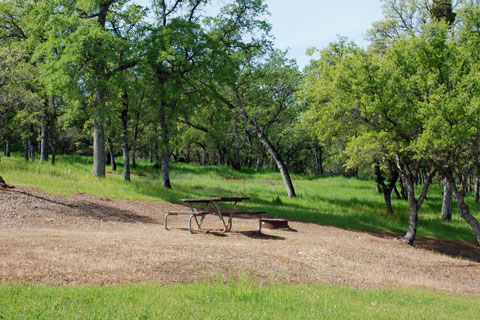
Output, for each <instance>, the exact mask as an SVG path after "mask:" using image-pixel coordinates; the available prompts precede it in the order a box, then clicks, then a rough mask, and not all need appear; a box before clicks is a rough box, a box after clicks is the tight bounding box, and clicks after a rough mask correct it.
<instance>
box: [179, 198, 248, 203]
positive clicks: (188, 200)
mask: <svg viewBox="0 0 480 320" xmlns="http://www.w3.org/2000/svg"><path fill="white" fill-rule="evenodd" d="M179 200H180V201H182V202H187V203H210V202H240V201H244V200H250V198H248V197H214V198H200V199H179Z"/></svg>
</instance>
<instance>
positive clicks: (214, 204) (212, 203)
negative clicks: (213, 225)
mask: <svg viewBox="0 0 480 320" xmlns="http://www.w3.org/2000/svg"><path fill="white" fill-rule="evenodd" d="M244 200H250V198H247V197H215V198H202V199H180V201H182V202H185V203H187V204H188V205H189V206H190V209H191V210H192V214H191V215H190V218H189V219H188V231H190V232H192V219H194V220H195V223H196V224H197V228H198V229H199V230H200V229H201V227H202V223H203V220H204V219H205V216H206V215H207V214H211V213H210V212H208V209H209V208H210V207H211V208H212V209H213V214H214V215H216V216H217V217H218V218H219V219H220V221H221V222H222V224H223V231H222V232H228V231H230V230H231V229H232V216H233V214H234V213H235V210H236V208H237V203H239V202H241V201H244ZM219 202H233V207H232V210H231V211H230V213H226V214H222V211H221V209H220V206H219V205H218V203H219ZM201 203H204V204H205V206H204V207H203V212H195V209H194V207H193V205H194V204H201ZM227 215H228V222H225V219H224V216H227ZM197 216H201V218H200V221H199V220H198V218H197Z"/></svg>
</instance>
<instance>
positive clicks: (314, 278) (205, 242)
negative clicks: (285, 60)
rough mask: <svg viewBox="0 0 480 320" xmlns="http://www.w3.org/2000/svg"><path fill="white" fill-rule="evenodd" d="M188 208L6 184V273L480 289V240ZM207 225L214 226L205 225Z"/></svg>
mask: <svg viewBox="0 0 480 320" xmlns="http://www.w3.org/2000/svg"><path fill="white" fill-rule="evenodd" d="M183 209H184V207H182V206H179V205H175V204H171V203H162V202H137V201H124V200H114V199H106V198H101V197H96V196H91V195H87V194H78V195H77V196H76V197H74V198H71V197H64V196H52V195H47V194H44V193H42V192H39V191H38V190H35V189H31V188H27V187H17V188H16V189H10V190H5V189H0V281H3V282H5V281H6V282H26V283H42V284H68V285H84V284H99V285H106V284H120V283H132V282H135V283H159V284H171V283H177V282H192V281H197V280H203V279H205V278H216V277H218V276H219V275H223V276H233V277H235V276H238V275H242V274H250V275H255V276H257V277H258V278H259V279H261V280H266V281H271V280H280V281H283V282H288V283H312V282H320V283H325V284H336V285H337V284H342V285H347V286H352V287H359V288H366V287H380V286H387V287H410V286H415V287H424V288H429V289H439V290H447V291H454V292H459V293H473V294H478V295H480V249H479V248H478V247H476V246H474V245H473V244H470V243H465V242H454V241H441V240H432V239H426V238H420V239H418V240H417V244H416V246H415V247H410V246H408V245H405V244H402V243H400V242H398V241H395V240H394V239H395V237H394V235H389V234H383V233H378V234H375V233H366V232H357V231H348V230H342V229H338V228H334V227H325V226H321V225H316V224H311V223H302V222H295V221H290V222H289V224H290V227H291V228H292V229H293V230H291V231H279V230H266V229H264V230H263V232H262V233H261V234H259V233H257V232H255V230H256V228H257V220H256V219H255V220H252V219H240V218H235V219H234V222H233V230H232V232H230V233H227V234H222V233H221V232H220V229H221V228H220V227H221V224H220V222H219V220H218V218H216V217H215V216H207V218H206V220H205V222H204V231H203V232H199V233H195V234H190V233H189V232H188V230H187V218H188V216H173V217H171V219H170V218H169V227H170V228H171V230H169V231H166V230H165V229H164V228H163V217H164V214H165V213H166V212H167V211H169V210H176V211H178V210H183ZM207 231H208V232H207Z"/></svg>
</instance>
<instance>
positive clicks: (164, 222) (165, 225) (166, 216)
mask: <svg viewBox="0 0 480 320" xmlns="http://www.w3.org/2000/svg"><path fill="white" fill-rule="evenodd" d="M169 215H170V213H167V214H166V215H165V219H164V220H163V226H164V227H165V230H168V227H167V218H168V216H169Z"/></svg>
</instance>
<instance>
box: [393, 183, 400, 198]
mask: <svg viewBox="0 0 480 320" xmlns="http://www.w3.org/2000/svg"><path fill="white" fill-rule="evenodd" d="M393 192H394V193H395V199H397V200H400V199H402V195H401V194H400V192H398V189H397V186H396V185H394V186H393Z"/></svg>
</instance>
